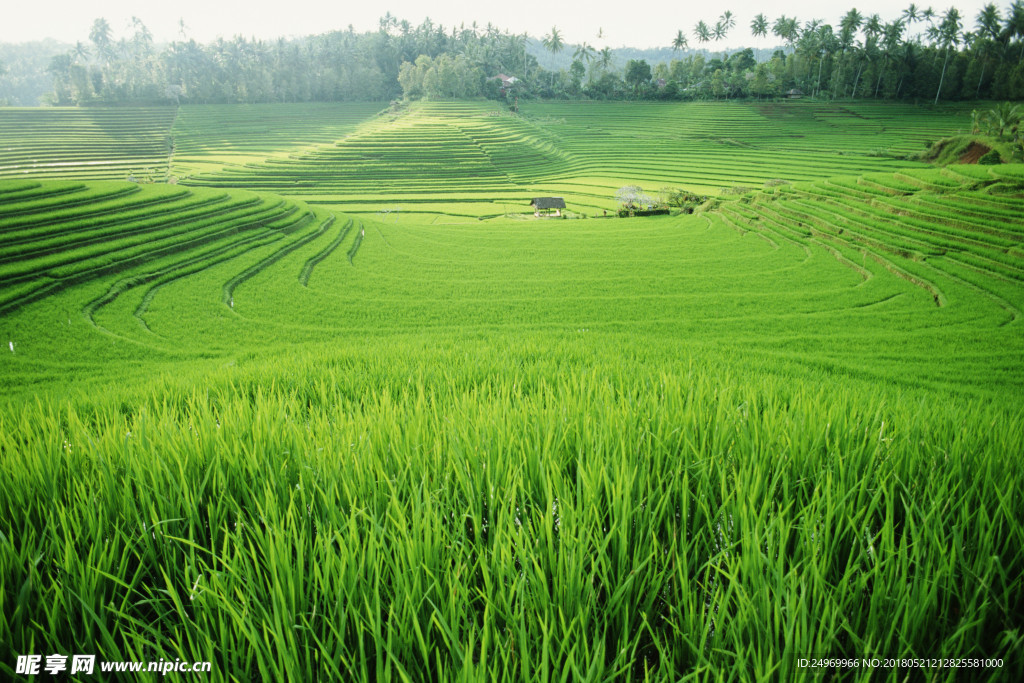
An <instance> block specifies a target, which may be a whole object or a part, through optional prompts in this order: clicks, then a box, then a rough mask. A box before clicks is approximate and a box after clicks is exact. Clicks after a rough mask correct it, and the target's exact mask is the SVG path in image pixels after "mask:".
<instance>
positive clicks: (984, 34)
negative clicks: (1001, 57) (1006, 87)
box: [971, 3, 1003, 97]
mask: <svg viewBox="0 0 1024 683" xmlns="http://www.w3.org/2000/svg"><path fill="white" fill-rule="evenodd" d="M1002 21H1003V18H1002V16H1000V14H999V9H998V8H996V6H995V5H993V4H992V3H989V4H987V5H985V6H984V7H983V8H982V9H981V11H980V12H978V16H977V19H976V22H977V23H976V27H977V29H978V30H977V32H975V34H974V40H973V41H971V42H972V47H974V48H975V50H976V52H977V53H978V58H979V59H980V60H981V75H980V76H979V77H978V89H977V91H976V92H975V97H981V84H982V81H984V80H985V67H986V66H988V56H989V53H990V51H991V48H992V46H993V45H994V44H995V41H996V40H997V39H998V38H999V25H1000V24H1001V23H1002Z"/></svg>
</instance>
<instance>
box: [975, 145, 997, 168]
mask: <svg viewBox="0 0 1024 683" xmlns="http://www.w3.org/2000/svg"><path fill="white" fill-rule="evenodd" d="M978 163H979V164H981V165H983V166H995V165H996V164H1001V163H1003V159H1002V157H1000V156H999V152H997V151H996V150H994V149H991V150H989V151H988V152H987V153H986V154H985V155H984V156H982V157H981V158H980V159H978Z"/></svg>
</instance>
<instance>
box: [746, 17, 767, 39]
mask: <svg viewBox="0 0 1024 683" xmlns="http://www.w3.org/2000/svg"><path fill="white" fill-rule="evenodd" d="M750 35H752V36H754V37H755V38H764V37H765V36H767V35H768V17H766V16H765V15H763V14H758V15H757V16H756V17H754V19H753V21H751V22H750Z"/></svg>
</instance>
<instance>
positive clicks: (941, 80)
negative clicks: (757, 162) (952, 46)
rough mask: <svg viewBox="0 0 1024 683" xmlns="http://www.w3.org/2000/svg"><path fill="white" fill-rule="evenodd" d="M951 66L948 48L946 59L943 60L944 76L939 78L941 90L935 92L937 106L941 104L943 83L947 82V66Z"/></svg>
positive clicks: (947, 49)
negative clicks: (940, 97) (940, 96)
mask: <svg viewBox="0 0 1024 683" xmlns="http://www.w3.org/2000/svg"><path fill="white" fill-rule="evenodd" d="M947 64H949V48H948V47H947V48H946V58H945V59H943V60H942V75H941V76H939V89H938V90H936V91H935V104H938V103H939V95H940V94H941V93H942V82H943V81H945V80H946V65H947Z"/></svg>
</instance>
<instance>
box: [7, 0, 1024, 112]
mask: <svg viewBox="0 0 1024 683" xmlns="http://www.w3.org/2000/svg"><path fill="white" fill-rule="evenodd" d="M736 24H737V17H735V16H734V15H733V14H732V12H731V11H729V10H725V11H724V12H723V13H722V14H721V15H720V16H719V17H718V18H717V20H715V21H713V23H711V24H708V23H707V22H705V21H704V20H703V19H701V20H699V21H698V22H697V23H696V25H695V26H694V28H693V31H692V34H691V35H693V37H694V38H695V40H696V42H697V43H698V44H699V49H695V50H689V49H688V48H689V45H688V40H687V37H686V34H684V32H683V31H682V30H681V29H676V28H673V29H669V28H665V27H664V26H663V22H660V24H659V25H660V27H661V29H662V30H663V31H664V33H663V34H662V35H663V40H664V44H665V45H666V47H665V49H664V50H663V51H662V52H660V53H658V52H657V51H653V52H652V53H651V55H650V59H651V61H648V59H647V58H644V57H642V56H641V55H640V54H638V53H637V51H636V50H633V49H629V48H621V49H617V50H612V48H611V47H610V46H604V47H603V48H601V49H600V50H598V49H596V48H595V47H593V46H590V45H588V44H586V43H582V44H580V45H576V46H569V45H566V44H565V42H564V40H563V39H562V35H561V31H560V30H559V29H558V27H557V26H556V27H552V28H551V30H550V32H548V33H547V34H546V35H544V37H543V38H542V39H540V40H538V39H536V38H530V37H529V36H527V35H526V34H523V35H514V34H511V33H509V32H507V31H501V30H500V29H498V28H497V27H495V26H493V25H490V24H488V25H487V26H486V27H478V26H477V25H476V24H475V23H474V24H471V25H470V26H466V25H461V26H459V27H457V28H456V27H450V28H445V27H444V26H440V25H437V24H434V23H433V22H432V21H430V20H429V19H426V20H424V21H423V22H422V23H421V24H420V25H418V26H413V25H412V24H410V23H409V22H408V21H400V20H398V19H397V18H396V17H393V16H392V15H391V14H390V13H388V14H386V15H385V16H384V17H381V19H380V26H379V30H377V31H370V32H366V33H356V32H355V31H354V30H352V28H351V27H349V29H348V30H347V31H331V32H328V33H324V34H321V35H316V36H305V37H300V38H291V39H285V38H281V39H278V40H277V41H273V42H266V41H261V40H248V39H245V38H243V37H241V36H236V37H234V38H232V39H231V40H224V39H218V40H216V41H214V42H213V43H211V44H208V45H202V44H199V43H197V42H196V41H195V40H192V39H189V38H188V37H187V36H186V35H184V32H183V33H182V35H181V39H180V40H177V41H174V42H172V43H171V44H169V45H165V46H156V45H154V43H153V39H152V35H151V34H150V32H149V30H148V29H147V27H146V26H145V25H144V24H143V23H142V22H141V21H139V20H138V19H133V26H132V27H131V30H130V33H129V34H128V35H121V36H118V35H117V34H116V32H115V31H114V30H113V29H112V28H111V26H110V25H109V23H108V22H107V21H106V20H104V19H102V18H100V19H97V20H96V21H95V22H94V24H93V26H92V29H91V30H90V31H89V34H88V42H83V41H84V36H83V41H79V42H77V43H76V44H75V45H74V46H63V48H64V49H59V48H60V47H61V46H57V45H49V46H45V47H43V48H40V47H39V46H32V49H31V51H30V52H29V53H28V54H26V55H25V56H22V55H21V54H20V53H18V52H17V51H15V56H16V58H17V59H16V62H17V74H16V75H12V76H11V80H12V81H18V82H17V83H11V84H10V85H8V84H6V83H4V82H3V75H2V73H0V96H3V94H4V92H5V91H8V92H11V93H12V94H17V95H18V96H19V97H23V96H24V95H23V94H22V93H24V92H25V91H26V90H36V91H37V90H38V88H39V86H35V87H34V88H31V87H30V88H26V87H25V85H24V81H26V80H30V81H31V80H34V81H42V80H43V78H44V76H45V77H46V79H47V82H48V83H49V82H51V81H52V86H50V88H51V89H52V92H50V93H49V97H48V99H49V103H51V104H57V105H67V104H90V103H113V102H118V103H124V102H136V103H150V104H152V103H156V102H175V103H180V102H182V101H186V102H193V103H215V102H221V103H233V102H235V103H253V102H310V101H339V100H347V101H353V100H355V101H359V100H377V101H381V100H384V101H386V100H389V99H392V98H395V97H399V96H402V95H404V96H405V97H406V98H417V97H423V96H426V97H461V96H479V95H488V96H493V97H499V96H501V95H502V94H503V93H501V92H499V90H498V89H489V88H488V86H487V81H486V79H487V78H490V77H493V76H496V75H497V74H499V73H505V74H507V75H511V76H515V77H516V78H518V79H519V82H518V83H517V84H516V87H515V93H514V96H520V95H524V96H529V97H532V96H536V97H543V98H590V99H638V98H642V99H666V100H675V99H687V100H692V99H728V98H738V97H745V98H755V97H756V98H757V99H762V98H764V97H780V96H786V94H787V93H789V92H791V91H792V90H800V91H802V92H803V93H804V94H806V95H813V96H815V97H818V98H824V99H829V100H835V99H837V98H840V99H845V98H873V99H877V98H887V99H896V100H901V99H902V100H918V99H925V100H927V101H935V102H936V103H938V102H939V101H940V100H963V99H991V98H999V99H1021V98H1022V97H1024V40H1022V39H1024V28H1022V26H1024V3H1021V2H1020V0H1017V1H1016V2H1014V3H1013V4H1012V5H1011V6H1010V8H1009V9H1008V11H1006V12H1005V13H1003V12H1001V11H1000V10H999V9H998V8H996V7H995V5H988V6H986V8H985V10H984V11H983V12H982V13H980V14H979V15H978V16H977V17H976V18H971V17H965V16H962V15H960V13H959V11H958V10H957V9H956V8H955V7H950V8H948V9H947V10H945V11H944V12H942V13H941V14H936V13H935V12H932V10H931V9H928V10H927V11H919V10H918V9H917V8H916V7H915V5H913V4H911V5H910V7H908V8H907V9H906V10H903V11H902V12H900V13H898V15H897V12H894V15H892V16H887V17H882V16H880V15H878V14H874V15H871V16H864V15H861V14H860V13H859V12H858V11H857V10H856V9H852V10H850V11H849V12H847V14H845V15H844V16H843V18H842V21H841V22H840V23H839V24H838V25H837V26H835V27H833V26H832V25H830V24H826V23H824V22H823V21H822V20H821V19H820V18H813V17H805V18H802V19H798V18H796V17H787V16H785V15H783V16H780V17H778V18H776V19H774V20H773V21H771V22H770V33H771V35H772V36H773V37H774V38H776V39H777V41H778V42H777V43H776V45H777V46H778V48H779V49H775V50H761V51H759V52H758V53H755V51H754V50H751V49H742V50H738V51H736V52H734V53H733V54H731V55H730V54H727V53H725V52H721V53H717V52H712V51H711V50H709V49H707V46H708V44H709V43H711V42H712V41H713V42H714V44H715V45H717V44H718V42H719V41H720V40H722V39H725V38H726V37H727V36H728V35H729V34H730V32H732V31H733V29H735V27H736ZM652 30H656V29H652ZM673 31H674V32H675V37H674V38H672V37H671V36H672V32H673ZM750 33H751V35H752V36H753V37H755V38H758V37H762V38H763V37H766V36H767V35H768V34H769V18H768V17H765V16H764V15H763V14H761V15H758V16H757V17H755V18H754V21H753V22H751V24H750ZM669 43H671V50H669V48H668V45H669ZM740 44H743V40H742V39H741V40H740ZM2 47H3V46H0V48H2ZM47 48H48V52H47V54H48V55H49V56H48V59H49V63H48V66H47V67H46V70H45V74H43V73H41V71H42V69H41V68H40V65H39V64H38V58H39V55H38V53H39V50H40V49H47ZM567 48H568V49H567ZM680 50H683V51H686V52H688V54H686V55H685V56H684V57H683V58H682V59H675V57H676V56H677V55H678V53H679V51H680ZM561 54H564V58H561V59H560V58H559V56H560V55H561ZM570 54H571V57H570V56H569V55H570ZM2 55H3V53H2V52H0V56H2ZM670 58H672V59H671V60H670ZM31 62H34V64H32V67H31V69H28V68H26V65H27V64H28V63H31ZM542 64H543V65H544V66H542ZM545 67H546V68H545ZM25 71H27V73H25ZM504 94H505V95H507V94H508V93H504ZM22 104H34V102H22Z"/></svg>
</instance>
